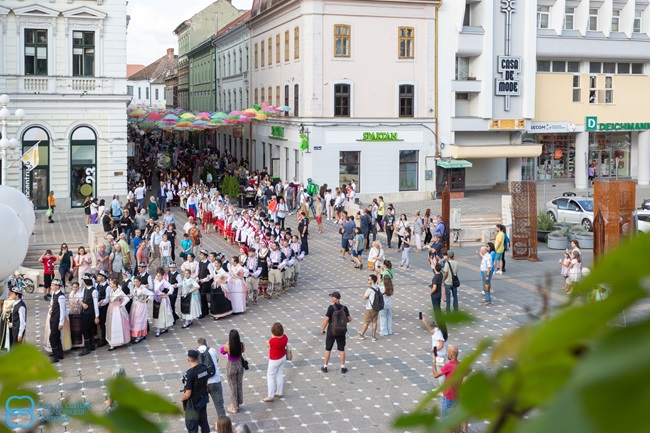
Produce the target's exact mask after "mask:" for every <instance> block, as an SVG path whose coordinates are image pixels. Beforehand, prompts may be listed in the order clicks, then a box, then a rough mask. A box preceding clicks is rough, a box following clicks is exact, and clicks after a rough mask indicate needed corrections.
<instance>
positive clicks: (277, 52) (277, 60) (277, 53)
mask: <svg viewBox="0 0 650 433" xmlns="http://www.w3.org/2000/svg"><path fill="white" fill-rule="evenodd" d="M280 59H281V57H280V35H279V34H277V35H275V63H280V61H281V60H280Z"/></svg>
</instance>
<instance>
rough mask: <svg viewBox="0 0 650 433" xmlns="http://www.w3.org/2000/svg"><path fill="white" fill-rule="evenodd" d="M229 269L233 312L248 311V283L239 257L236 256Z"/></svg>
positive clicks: (229, 291) (229, 287)
mask: <svg viewBox="0 0 650 433" xmlns="http://www.w3.org/2000/svg"><path fill="white" fill-rule="evenodd" d="M230 263H231V266H230V269H229V271H228V274H229V278H228V293H229V294H230V302H231V303H232V312H233V313H245V312H246V284H245V282H244V268H243V267H242V266H241V264H240V263H239V257H237V256H234V257H233V258H232V259H231V261H230Z"/></svg>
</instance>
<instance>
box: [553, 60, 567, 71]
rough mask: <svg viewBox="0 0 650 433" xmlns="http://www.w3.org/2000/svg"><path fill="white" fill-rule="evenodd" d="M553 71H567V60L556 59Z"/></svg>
mask: <svg viewBox="0 0 650 433" xmlns="http://www.w3.org/2000/svg"><path fill="white" fill-rule="evenodd" d="M553 72H566V62H564V61H558V60H554V61H553Z"/></svg>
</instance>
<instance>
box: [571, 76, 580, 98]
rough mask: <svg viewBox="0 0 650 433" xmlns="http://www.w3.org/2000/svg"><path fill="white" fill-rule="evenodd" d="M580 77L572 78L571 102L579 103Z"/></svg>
mask: <svg viewBox="0 0 650 433" xmlns="http://www.w3.org/2000/svg"><path fill="white" fill-rule="evenodd" d="M580 94H581V91H580V75H574V76H573V102H580V99H581V97H580Z"/></svg>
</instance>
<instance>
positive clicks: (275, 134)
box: [269, 126, 286, 140]
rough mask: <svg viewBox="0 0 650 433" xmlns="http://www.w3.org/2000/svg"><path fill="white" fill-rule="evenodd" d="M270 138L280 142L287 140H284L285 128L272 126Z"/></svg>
mask: <svg viewBox="0 0 650 433" xmlns="http://www.w3.org/2000/svg"><path fill="white" fill-rule="evenodd" d="M269 137H270V138H277V139H279V140H286V138H284V127H283V126H271V135H269Z"/></svg>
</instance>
